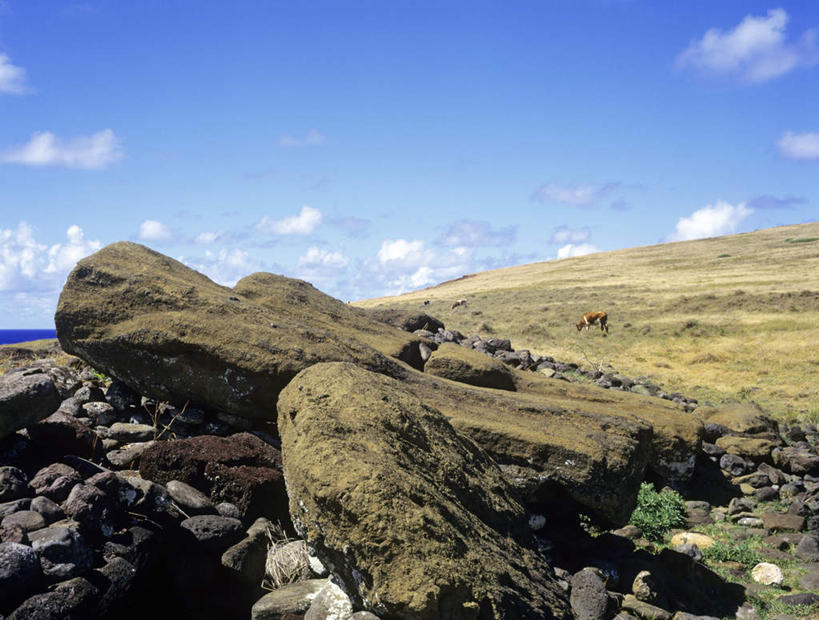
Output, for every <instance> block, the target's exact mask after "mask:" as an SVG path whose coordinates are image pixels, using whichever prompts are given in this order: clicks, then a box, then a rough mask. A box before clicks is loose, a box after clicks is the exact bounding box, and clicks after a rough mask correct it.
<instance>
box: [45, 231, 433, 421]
mask: <svg viewBox="0 0 819 620" xmlns="http://www.w3.org/2000/svg"><path fill="white" fill-rule="evenodd" d="M55 323H56V326H57V336H58V338H59V341H60V345H61V346H62V348H63V349H64V350H65V351H66V352H68V353H72V354H74V355H77V356H79V357H81V358H83V359H84V360H86V361H87V362H88V363H89V364H91V365H92V366H93V367H94V368H96V369H98V370H101V371H103V372H105V373H106V374H108V375H111V376H113V377H116V378H118V379H120V380H121V381H123V382H124V383H126V384H127V385H128V386H129V387H131V388H133V389H134V390H136V391H137V392H139V393H141V394H145V395H148V396H152V397H154V398H157V399H161V400H169V401H172V402H175V403H184V402H185V401H190V402H191V403H196V404H199V405H204V406H208V407H211V408H214V409H217V410H222V411H226V412H228V413H233V414H236V415H240V416H244V417H248V418H273V417H275V402H276V397H277V396H278V393H279V391H280V390H281V389H282V388H283V387H284V386H285V385H286V384H287V383H288V382H289V381H290V379H292V378H293V377H294V376H295V375H296V374H297V373H298V372H299V371H300V370H302V369H304V368H306V367H308V366H310V365H312V364H315V363H317V362H322V361H331V360H337V361H347V362H353V363H355V364H358V365H360V366H363V367H365V368H369V369H371V370H375V371H378V372H382V373H386V374H390V375H393V376H400V375H401V374H402V373H404V372H405V369H406V366H403V365H401V364H399V363H397V362H396V361H395V360H393V359H391V358H390V355H396V356H401V355H404V357H411V356H410V353H411V352H412V350H413V337H412V336H411V335H410V334H406V333H404V332H401V331H399V330H397V329H393V328H391V327H389V326H388V325H385V324H383V323H379V322H376V321H373V320H371V319H369V317H368V316H367V315H366V313H365V312H363V311H360V310H355V309H353V308H351V307H348V306H347V304H343V303H342V302H340V301H338V300H336V299H333V298H332V297H329V296H327V295H324V294H322V293H320V292H319V291H317V290H316V289H314V288H313V287H312V286H310V285H309V284H307V283H306V282H300V281H295V280H290V279H288V278H283V277H280V276H274V275H273V274H256V275H254V276H249V277H248V278H245V279H244V280H242V281H240V282H239V283H238V284H237V286H236V289H230V288H227V287H224V286H220V285H218V284H216V283H215V282H213V281H211V280H210V279H208V278H207V277H206V276H204V275H202V274H200V273H198V272H196V271H194V270H193V269H190V268H189V267H186V266H185V265H183V264H182V263H180V262H178V261H175V260H173V259H171V258H168V257H167V256H164V255H162V254H159V253H158V252H154V251H152V250H150V249H148V248H146V247H144V246H141V245H138V244H135V243H128V242H119V243H114V244H112V245H109V246H107V247H105V248H103V249H102V250H100V251H99V252H96V253H95V254H92V255H91V256H89V257H87V258H84V259H83V260H81V261H80V262H79V263H78V264H77V266H76V267H75V268H74V270H73V271H72V272H71V274H70V275H69V277H68V281H67V282H66V284H65V287H64V288H63V291H62V294H61V295H60V301H59V304H58V307H57V313H56V316H55ZM368 343H373V344H378V343H381V344H382V345H383V350H384V351H386V352H387V353H384V352H382V351H380V350H378V349H376V348H375V347H374V346H372V344H368ZM416 348H417V347H416ZM408 352H409V353H408Z"/></svg>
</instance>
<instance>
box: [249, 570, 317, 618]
mask: <svg viewBox="0 0 819 620" xmlns="http://www.w3.org/2000/svg"><path fill="white" fill-rule="evenodd" d="M326 583H327V579H308V580H307V581H297V582H296V583H291V584H288V585H286V586H284V587H283V588H279V589H278V590H274V591H273V592H269V593H267V594H265V595H264V596H263V597H262V598H260V599H259V600H258V601H256V602H255V603H254V604H253V607H252V608H251V610H250V618H251V620H279V619H280V618H281V617H282V616H283V615H285V614H303V613H304V612H306V611H307V610H308V609H309V608H310V605H311V604H312V602H313V599H315V598H316V596H317V595H318V593H319V592H321V590H322V588H324V585H325V584H326Z"/></svg>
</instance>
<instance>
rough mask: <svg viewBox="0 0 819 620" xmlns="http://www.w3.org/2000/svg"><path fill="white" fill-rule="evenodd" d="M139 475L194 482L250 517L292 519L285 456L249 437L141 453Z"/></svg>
mask: <svg viewBox="0 0 819 620" xmlns="http://www.w3.org/2000/svg"><path fill="white" fill-rule="evenodd" d="M139 471H140V474H141V475H142V477H143V478H145V479H148V480H155V481H156V482H159V483H160V484H167V483H168V482H170V481H171V480H179V481H181V482H184V483H186V484H189V485H191V486H192V487H194V488H196V489H198V490H200V491H202V492H203V493H205V494H207V495H208V496H209V497H210V499H211V500H212V501H213V502H214V503H220V502H230V503H232V504H235V505H236V506H237V507H238V508H239V510H241V512H242V515H243V518H245V519H255V518H257V517H260V516H266V517H268V518H269V519H271V520H272V521H274V522H275V521H277V520H281V521H282V522H283V523H284V522H286V521H287V518H288V517H287V492H286V491H285V487H284V480H283V479H282V473H281V454H280V452H279V451H278V450H276V448H274V447H273V446H271V445H270V444H268V443H266V442H264V441H262V440H261V439H259V438H258V437H256V436H255V435H252V434H250V433H237V434H236V435H231V436H230V437H213V436H200V437H192V438H190V439H181V440H178V441H171V442H158V443H156V444H154V445H153V446H152V447H151V448H149V449H148V450H146V451H145V452H144V453H143V454H142V458H141V459H140V463H139Z"/></svg>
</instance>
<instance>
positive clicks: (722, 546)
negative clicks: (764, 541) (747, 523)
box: [702, 538, 762, 570]
mask: <svg viewBox="0 0 819 620" xmlns="http://www.w3.org/2000/svg"><path fill="white" fill-rule="evenodd" d="M755 544H756V545H758V544H759V543H758V541H756V543H755V541H754V540H753V539H752V538H746V539H745V540H732V541H730V542H721V541H717V542H715V543H714V544H713V545H711V546H710V547H708V548H707V549H705V550H703V552H702V556H703V558H705V559H706V560H708V561H711V562H738V563H740V564H742V565H744V566H745V567H746V568H748V569H749V570H750V569H751V568H752V567H753V566H754V565H756V564H759V562H761V561H762V558H761V556H760V555H759V552H758V551H757V550H756V548H755Z"/></svg>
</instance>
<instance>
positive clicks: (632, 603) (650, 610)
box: [622, 594, 671, 620]
mask: <svg viewBox="0 0 819 620" xmlns="http://www.w3.org/2000/svg"><path fill="white" fill-rule="evenodd" d="M622 608H623V609H625V610H626V611H632V612H634V614H635V615H637V616H638V617H640V618H646V619H649V618H650V619H651V620H671V612H670V611H666V610H665V609H663V608H661V607H657V606H656V605H651V604H650V603H646V602H643V601H641V600H639V599H638V598H637V597H636V596H634V595H633V594H626V595H625V597H623V603H622Z"/></svg>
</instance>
